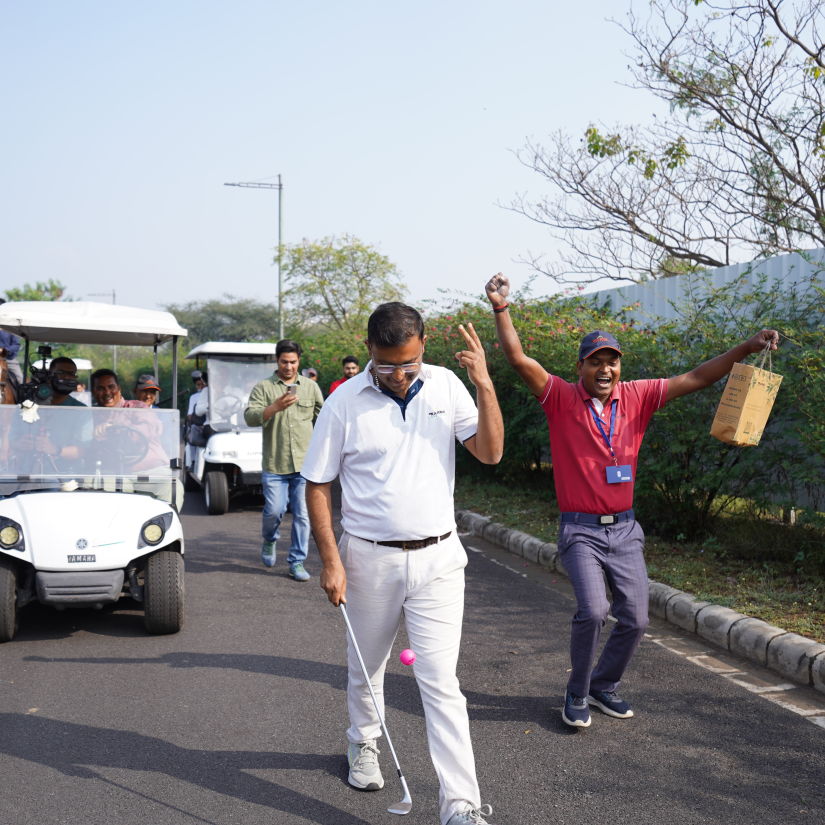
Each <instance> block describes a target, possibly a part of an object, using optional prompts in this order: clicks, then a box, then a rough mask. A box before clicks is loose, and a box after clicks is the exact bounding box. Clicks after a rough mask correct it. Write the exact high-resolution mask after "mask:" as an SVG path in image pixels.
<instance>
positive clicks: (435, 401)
mask: <svg viewBox="0 0 825 825" xmlns="http://www.w3.org/2000/svg"><path fill="white" fill-rule="evenodd" d="M459 329H460V330H461V334H462V335H463V336H464V340H465V342H466V349H464V350H462V351H461V352H458V353H456V359H457V361H458V364H459V366H461V367H464V368H466V370H467V375H468V377H469V379H470V381H471V382H472V383H473V385H474V386H475V388H476V396H477V403H478V409H476V405H475V404H474V403H473V400H472V398H471V396H470V394H469V392H468V391H467V389H466V387H465V386H464V384H462V383H461V381H460V380H459V379H458V377H457V376H456V375H455V374H454V373H452V372H451V371H450V370H448V369H445V368H444V367H434V366H431V365H429V364H424V363H423V359H424V343H425V335H424V322H423V320H422V318H421V315H420V314H419V313H418V312H417V311H416V310H415V309H413V308H412V307H409V306H406V305H404V304H401V303H397V302H392V303H387V304H382V305H381V306H379V307H378V308H377V309H376V310H375V312H373V314H372V315H371V316H370V319H369V322H368V326H367V341H366V344H367V349H368V350H369V354H370V358H371V360H370V362H369V364H367V366H366V368H365V369H364V371H363V372H362V373H359V374H358V375H356V376H354V377H353V378H350V380H349V381H347V382H346V383H345V384H343V385H341V387H339V388H338V389H337V390H336V391H335V393H334V394H333V395H331V396H330V398H329V400H328V401H327V403H326V404H325V405H324V407H323V409H322V410H321V412H320V414H319V415H318V420H317V422H316V424H315V430H314V432H313V434H312V440H311V442H310V445H309V451H308V453H307V455H306V458H305V459H304V464H303V468H302V470H301V473H302V475H303V476H304V477H305V478H306V479H307V491H306V498H307V505H308V507H309V516H310V523H311V525H312V532H313V535H314V537H315V542H316V544H317V545H318V551H319V555H320V556H321V562H322V564H323V570H322V572H321V587H323V588H324V590H325V591H326V593H327V596H328V597H329V600H330V601H331V602H332V603H333V604H334V605H336V606H337V605H338V604H340V603H341V602H346V604H347V612H348V614H349V618H350V622H351V623H352V625H353V630H354V632H355V637H356V638H357V640H358V644H359V647H360V648H361V653H362V655H363V658H364V663H365V665H366V668H367V671H368V672H369V674H370V681H371V682H372V685H373V688H374V691H375V694H376V697H377V699H378V702H379V704H380V705H381V706H382V707H383V696H384V693H383V681H384V669H385V667H386V663H387V658H388V657H389V654H390V650H391V648H392V644H393V641H394V640H395V636H396V633H397V631H398V627H399V625H400V622H401V617H402V615H403V617H404V620H405V624H406V628H407V635H408V636H409V639H410V644H411V645H412V648H413V650H414V651H415V654H416V660H415V665H414V672H415V678H416V681H417V682H418V687H419V690H420V692H421V699H422V703H423V705H424V717H425V720H426V726H427V738H428V741H429V746H430V756H431V757H432V760H433V765H434V767H435V770H436V774H437V775H438V780H439V785H440V790H439V811H440V818H441V823H442V825H486V824H487V820H486V819H484V817H485V816H488V815H489V814H490V813H491V809H490V806H489V805H484V806H482V805H481V800H480V796H479V790H478V782H477V780H476V772H475V759H474V757H473V748H472V744H471V742H470V726H469V720H468V717H467V701H466V699H465V698H464V696H463V694H462V693H461V690H460V688H459V684H458V679H457V677H456V664H457V662H458V651H459V643H460V639H461V622H462V616H463V612H464V567H465V566H466V564H467V554H466V552H465V550H464V547H463V546H462V544H461V541H460V540H459V538H458V536H457V534H456V525H455V511H454V507H453V482H454V477H455V445H456V441H459V442H461V443H462V444H463V445H464V446H465V447H466V448H467V449H468V450H469V451H470V453H472V454H473V455H474V456H475V457H476V458H477V459H478V460H479V461H482V462H484V463H485V464H496V463H498V461H500V459H501V455H502V451H503V448H504V425H503V423H502V419H501V411H500V410H499V406H498V401H497V399H496V394H495V390H494V388H493V383H492V381H491V380H490V376H489V374H488V372H487V363H486V360H485V357H484V350H483V348H482V346H481V342H480V341H479V339H478V336H477V335H476V332H475V330H474V329H473V327H472V325H471V324H468V329H466V330H465V329H464V328H463V327H459ZM336 477H340V481H341V491H342V498H341V524H342V527H343V534H342V535H341V539H340V542H336V539H335V534H334V532H333V524H332V498H331V493H330V486H331V483H332V481H333V480H334V479H335V478H336ZM348 670H349V678H348V682H347V706H348V710H349V716H350V727H349V729H348V730H347V740H348V749H347V758H348V761H349V766H350V771H349V782H350V784H351V785H353V786H354V787H356V788H360V789H362V790H378V789H379V788H381V787H383V785H384V779H383V777H382V776H381V771H380V768H379V766H378V747H377V745H376V740H377V739H378V737H379V736H380V735H381V726H380V721H379V718H378V715H377V714H376V711H375V708H374V706H373V704H372V701H371V698H370V694H369V690H368V687H367V685H366V682H365V681H364V678H363V674H362V672H361V668H360V666H359V664H358V660H357V658H356V655H355V652H354V650H353V647H352V643H351V642H349V648H348Z"/></svg>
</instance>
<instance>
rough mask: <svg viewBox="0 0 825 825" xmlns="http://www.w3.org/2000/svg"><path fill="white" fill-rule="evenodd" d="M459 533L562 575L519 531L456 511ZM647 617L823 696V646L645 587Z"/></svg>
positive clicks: (551, 555)
mask: <svg viewBox="0 0 825 825" xmlns="http://www.w3.org/2000/svg"><path fill="white" fill-rule="evenodd" d="M455 518H456V524H457V525H458V527H459V529H460V530H463V531H465V532H467V533H472V534H473V535H476V536H481V537H482V538H484V539H486V540H487V541H489V542H491V543H493V544H498V545H499V546H501V547H504V548H505V549H506V550H509V551H510V552H511V553H514V554H515V555H517V556H521V557H522V558H524V559H527V560H528V561H532V562H535V563H536V564H540V565H541V566H542V567H546V568H547V569H548V570H553V571H555V572H557V573H561V574H562V575H563V576H566V575H567V573H566V572H565V569H564V565H563V564H562V563H561V561H560V560H559V551H558V548H557V547H556V545H555V544H553V543H552V542H543V541H540V540H539V539H537V538H535V537H534V536H530V535H528V534H527V533H522V532H521V531H520V530H513V529H511V528H509V527H505V526H504V525H503V524H496V523H495V522H493V521H491V520H490V519H489V518H486V517H485V516H480V515H478V513H473V512H471V511H469V510H456V514H455ZM650 613H651V614H652V615H654V616H656V617H658V618H660V619H664V620H665V621H668V622H670V623H671V624H674V625H677V626H678V627H681V628H682V629H683V630H687V631H690V632H691V633H696V634H697V635H699V636H701V637H702V638H703V639H707V641H709V642H711V643H713V644H715V645H717V646H718V647H721V648H723V649H724V650H728V651H730V652H731V653H733V654H734V655H736V656H740V657H742V658H744V659H747V660H748V661H750V662H754V663H756V664H758V665H761V666H762V667H767V668H769V669H770V670H772V671H774V672H775V673H779V674H780V675H782V676H784V677H786V678H787V679H790V680H791V681H793V682H797V683H798V684H800V685H807V686H809V687H813V688H814V689H815V690H817V691H819V692H820V693H825V645H822V644H819V643H818V642H815V641H813V640H812V639H806V638H805V637H804V636H799V635H797V634H796V633H788V632H787V631H786V630H783V629H782V628H781V627H774V626H773V625H769V624H768V623H767V622H763V621H761V620H760V619H754V618H752V617H751V616H745V615H744V614H743V613H737V612H736V611H735V610H731V609H730V608H728V607H720V606H719V605H716V604H711V603H710V602H703V601H699V600H698V599H697V598H696V597H695V596H693V595H692V594H690V593H685V592H683V591H682V590H676V589H675V588H673V587H668V585H666V584H661V583H660V582H654V581H652V582H650Z"/></svg>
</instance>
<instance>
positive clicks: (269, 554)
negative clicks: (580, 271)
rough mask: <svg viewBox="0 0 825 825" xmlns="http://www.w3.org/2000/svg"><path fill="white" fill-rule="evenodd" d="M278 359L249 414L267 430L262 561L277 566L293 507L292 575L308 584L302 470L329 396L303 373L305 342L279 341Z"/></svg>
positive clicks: (251, 399)
mask: <svg viewBox="0 0 825 825" xmlns="http://www.w3.org/2000/svg"><path fill="white" fill-rule="evenodd" d="M275 357H276V360H277V363H278V368H277V369H276V370H275V372H274V373H273V374H272V375H271V376H270V377H269V378H266V379H264V380H263V381H260V382H259V383H257V384H256V385H255V386H254V387H253V388H252V392H251V393H250V394H249V402H248V403H247V406H246V409H245V410H244V419H245V421H246V423H247V424H248V425H249V426H250V427H261V426H262V427H263V455H262V470H263V472H262V473H261V483H262V485H263V491H264V512H263V525H262V531H261V532H262V535H263V545H262V546H261V561H262V562H263V563H264V564H265V565H266V566H267V567H273V566H274V565H275V545H276V544H277V541H278V537H279V528H280V526H281V519H282V518H283V517H284V513H286V511H287V505H288V506H289V509H290V511H291V512H292V536H291V543H290V546H289V555H288V556H287V563H288V564H289V575H290V576H292V578H293V579H295V581H299V582H304V581H307V580H308V579H309V573H307V571H306V569H305V568H304V561H305V560H306V557H307V551H308V549H309V516H308V514H307V506H306V499H305V496H304V488H305V485H306V482H305V481H304V478H303V476H302V475H301V466H302V465H303V463H304V456H305V455H306V451H307V447H309V440H310V438H311V437H312V425H313V424H314V423H315V419H316V418H317V417H318V413H319V412H320V410H321V407H322V406H323V404H324V398H323V396H322V395H321V390H320V388H319V387H318V384H316V383H315V381H312V380H311V379H309V378H306V377H304V376H302V375H300V366H301V346H300V344H298V343H297V342H295V341H290V340H289V339H284V340H283V341H278V343H277V345H276V347H275Z"/></svg>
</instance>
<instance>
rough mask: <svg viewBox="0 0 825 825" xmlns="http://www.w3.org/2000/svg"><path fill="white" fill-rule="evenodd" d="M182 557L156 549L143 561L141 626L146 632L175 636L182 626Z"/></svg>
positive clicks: (169, 551)
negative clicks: (144, 566)
mask: <svg viewBox="0 0 825 825" xmlns="http://www.w3.org/2000/svg"><path fill="white" fill-rule="evenodd" d="M183 596H184V589H183V556H182V555H181V554H180V553H176V552H175V551H174V550H159V551H158V552H157V553H155V554H154V555H152V556H149V558H148V559H147V560H146V570H145V571H144V576H143V624H144V626H145V627H146V629H147V630H148V631H149V633H177V632H178V631H179V630H180V629H181V627H182V626H183V601H184V598H183Z"/></svg>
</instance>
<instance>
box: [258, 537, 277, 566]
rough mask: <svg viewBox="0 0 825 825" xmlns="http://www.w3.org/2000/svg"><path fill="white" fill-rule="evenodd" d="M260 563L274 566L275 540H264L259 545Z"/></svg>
mask: <svg viewBox="0 0 825 825" xmlns="http://www.w3.org/2000/svg"><path fill="white" fill-rule="evenodd" d="M261 563H262V564H264V565H265V566H266V567H274V566H275V542H274V541H265V542H264V543H263V544H262V545H261Z"/></svg>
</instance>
